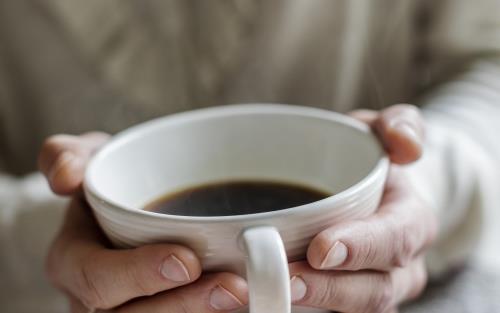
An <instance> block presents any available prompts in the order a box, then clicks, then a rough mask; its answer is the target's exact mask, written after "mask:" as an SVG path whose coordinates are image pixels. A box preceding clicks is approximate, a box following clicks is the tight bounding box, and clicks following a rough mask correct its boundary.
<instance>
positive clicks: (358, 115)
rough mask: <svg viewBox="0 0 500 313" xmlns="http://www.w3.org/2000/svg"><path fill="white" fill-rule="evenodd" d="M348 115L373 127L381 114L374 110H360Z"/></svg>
mask: <svg viewBox="0 0 500 313" xmlns="http://www.w3.org/2000/svg"><path fill="white" fill-rule="evenodd" d="M347 115H349V116H350V117H353V118H355V119H357V120H359V121H361V122H363V123H366V124H368V125H370V126H372V125H373V123H374V122H375V120H376V119H377V118H378V116H379V113H378V112H377V111H373V110H365V109H359V110H354V111H351V112H349V113H347Z"/></svg>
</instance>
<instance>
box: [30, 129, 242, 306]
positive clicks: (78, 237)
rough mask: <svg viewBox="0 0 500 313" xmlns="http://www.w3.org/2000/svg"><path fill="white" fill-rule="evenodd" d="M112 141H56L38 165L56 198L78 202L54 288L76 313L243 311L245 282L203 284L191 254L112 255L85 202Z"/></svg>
mask: <svg viewBox="0 0 500 313" xmlns="http://www.w3.org/2000/svg"><path fill="white" fill-rule="evenodd" d="M108 138H109V136H108V135H106V134H103V133H87V134H84V135H81V136H69V135H56V136H52V137H50V138H48V139H47V140H46V141H45V143H44V145H43V147H42V149H41V152H40V155H39V158H38V165H39V168H40V170H41V171H42V173H43V174H44V175H45V177H46V178H47V180H48V183H49V185H50V187H51V188H52V190H53V191H54V192H55V193H56V194H59V195H70V196H72V201H71V203H70V205H69V208H68V211H67V213H66V218H65V221H64V223H63V225H62V228H61V230H60V232H59V234H58V235H57V236H56V238H55V240H54V242H53V243H52V246H51V248H50V252H49V254H48V257H47V266H46V268H47V275H48V277H49V279H50V280H51V282H52V283H53V284H54V285H55V286H56V287H57V288H58V289H60V290H61V291H63V292H64V293H65V294H66V295H67V297H68V299H69V301H70V306H71V312H72V313H79V312H82V313H85V312H93V311H94V310H99V312H106V311H108V312H110V311H112V312H123V313H133V312H150V313H154V312H169V313H177V312H179V313H181V312H199V313H203V312H211V313H213V312H230V311H233V310H236V309H239V308H241V307H242V306H244V305H245V304H246V303H247V302H248V294H247V284H246V282H245V280H244V279H243V278H241V277H239V276H236V275H235V274H232V273H212V274H206V275H205V274H204V275H202V276H201V278H200V275H201V274H202V270H201V265H200V262H199V260H198V258H197V257H196V255H195V254H194V252H193V251H191V250H190V249H188V248H186V247H183V246H180V245H175V244H167V243H165V244H151V245H146V246H142V247H139V248H135V249H124V250H115V249H111V248H110V244H109V242H108V241H107V240H106V238H105V236H104V234H103V233H102V232H101V231H100V229H99V226H98V225H97V223H96V221H95V219H94V216H93V215H92V212H91V210H90V208H89V207H88V205H87V203H86V202H85V200H84V199H83V197H82V195H81V183H82V179H83V176H84V172H85V167H86V165H87V163H88V161H89V159H90V157H91V156H92V155H93V153H94V152H95V151H96V150H97V149H98V148H99V147H101V146H102V145H103V144H104V143H105V142H106V141H107V140H108Z"/></svg>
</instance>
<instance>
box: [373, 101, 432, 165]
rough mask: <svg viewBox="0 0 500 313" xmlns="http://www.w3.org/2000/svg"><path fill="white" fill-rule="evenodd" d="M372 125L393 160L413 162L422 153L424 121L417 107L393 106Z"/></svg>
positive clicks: (403, 162)
mask: <svg viewBox="0 0 500 313" xmlns="http://www.w3.org/2000/svg"><path fill="white" fill-rule="evenodd" d="M372 125H373V128H374V130H375V132H376V133H377V134H378V135H379V136H380V139H381V140H382V143H383V144H384V146H385V149H386V150H387V152H388V154H389V157H390V159H391V161H392V162H394V163H397V164H406V163H411V162H413V161H416V160H418V159H419V158H420V156H421V155H422V151H423V141H424V122H423V120H422V116H421V115H420V113H419V110H418V109H417V108H416V107H414V106H412V105H408V104H399V105H394V106H391V107H389V108H387V109H385V110H383V111H381V112H380V114H379V116H378V118H377V119H375V120H374V121H373V123H372Z"/></svg>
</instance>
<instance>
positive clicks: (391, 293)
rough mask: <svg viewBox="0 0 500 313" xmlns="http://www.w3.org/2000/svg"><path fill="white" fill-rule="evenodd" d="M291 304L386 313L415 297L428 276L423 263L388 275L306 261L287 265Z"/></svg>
mask: <svg viewBox="0 0 500 313" xmlns="http://www.w3.org/2000/svg"><path fill="white" fill-rule="evenodd" d="M290 275H291V277H292V278H291V290H292V302H293V303H294V304H295V305H299V306H308V307H315V308H322V309H328V310H332V311H340V312H359V313H363V312H370V313H378V312H380V313H382V312H383V313H385V312H391V311H393V310H395V308H396V306H397V305H398V304H400V303H401V302H403V301H405V300H407V299H410V298H413V297H415V296H416V295H418V294H419V293H420V292H421V291H422V290H423V288H424V286H425V284H426V281H427V277H426V272H425V268H424V265H423V261H422V260H421V259H417V260H415V261H413V262H412V263H411V264H410V265H409V266H408V267H406V268H398V269H396V270H394V271H393V272H391V273H387V272H376V271H359V272H346V271H330V272H322V271H317V270H314V269H312V268H311V267H310V266H309V265H308V264H307V263H306V262H297V263H292V264H290Z"/></svg>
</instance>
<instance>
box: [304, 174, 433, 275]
mask: <svg viewBox="0 0 500 313" xmlns="http://www.w3.org/2000/svg"><path fill="white" fill-rule="evenodd" d="M403 174H404V173H403V172H402V170H401V169H400V168H396V167H393V168H391V172H390V174H389V178H388V182H387V186H386V191H385V193H384V196H383V198H382V203H381V206H380V208H379V210H378V212H377V213H376V214H375V215H373V216H371V217H369V218H366V219H363V220H355V221H346V222H343V223H339V224H336V225H334V226H332V227H330V228H328V229H326V230H324V231H322V232H321V233H319V234H318V235H317V236H316V237H315V238H313V240H312V241H311V244H310V245H309V248H308V251H307V260H308V261H309V264H311V266H312V267H313V268H315V269H323V270H329V269H341V270H359V269H377V270H386V269H390V268H392V267H394V266H404V265H405V264H406V263H407V262H408V260H410V259H411V258H413V257H414V256H415V255H416V254H419V253H420V251H421V250H422V249H424V248H425V247H426V246H428V245H429V244H430V243H431V242H432V240H433V239H434V238H435V236H436V232H437V226H436V225H437V224H436V221H435V217H434V215H433V213H432V210H431V209H430V208H428V207H427V206H426V204H425V203H424V202H422V201H421V200H420V199H419V198H418V197H416V196H415V195H414V194H413V193H412V192H411V188H412V187H411V186H410V184H409V182H408V181H406V178H405V177H404V176H403Z"/></svg>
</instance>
